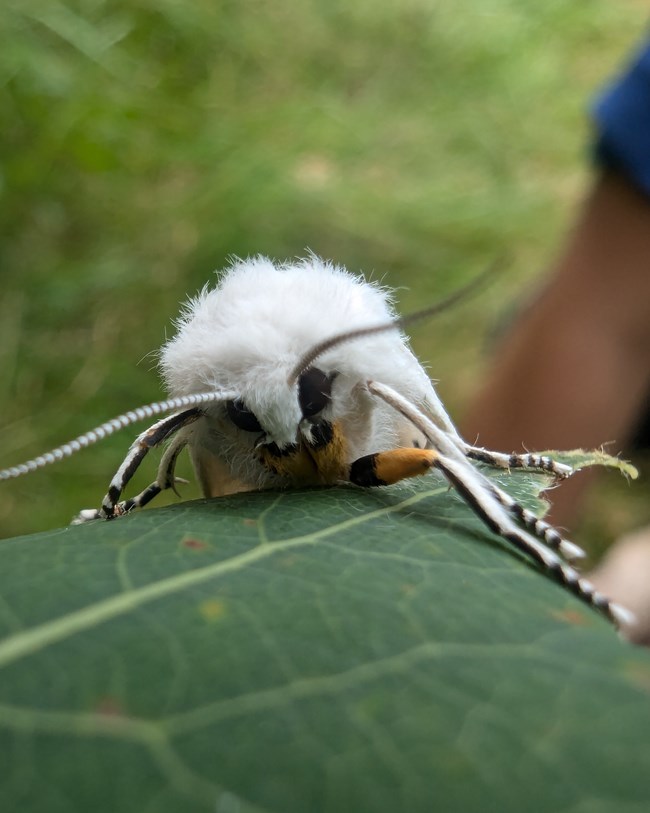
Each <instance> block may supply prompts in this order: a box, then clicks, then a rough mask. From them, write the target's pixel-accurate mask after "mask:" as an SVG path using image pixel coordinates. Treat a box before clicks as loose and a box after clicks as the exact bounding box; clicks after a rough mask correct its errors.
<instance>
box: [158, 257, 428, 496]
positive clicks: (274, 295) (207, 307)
mask: <svg viewBox="0 0 650 813" xmlns="http://www.w3.org/2000/svg"><path fill="white" fill-rule="evenodd" d="M394 318H395V313H394V310H393V307H392V302H391V292H390V291H389V290H388V289H386V288H383V287H381V286H380V285H378V284H372V283H368V282H366V281H365V280H364V279H363V278H361V277H358V276H354V275H353V274H350V273H349V272H348V271H346V270H345V269H343V268H340V267H337V266H335V265H332V264H330V263H326V262H323V261H322V260H320V259H318V258H316V257H309V258H308V259H305V260H302V261H299V262H296V263H291V264H289V263H287V264H284V265H275V264H274V263H272V262H271V260H268V259H266V258H264V257H256V258H253V259H249V260H241V261H236V262H235V263H234V264H233V265H232V267H231V268H230V269H229V270H228V271H227V272H226V273H225V274H224V275H223V276H222V277H221V279H220V280H219V283H218V285H217V286H216V287H214V288H208V287H207V286H206V287H205V288H204V289H203V291H202V292H201V293H200V294H199V295H198V296H197V297H195V298H194V299H191V300H190V301H189V302H188V303H187V305H186V306H185V308H184V310H183V313H182V314H181V317H180V318H179V320H178V321H177V329H178V332H177V334H176V336H175V337H174V338H173V339H171V340H170V341H168V342H167V343H166V344H165V345H164V346H163V348H162V350H161V354H160V366H161V370H162V375H163V378H164V381H165V384H166V388H167V391H168V392H169V395H170V396H171V397H176V396H182V395H190V394H192V393H196V392H211V391H214V390H231V391H235V392H237V393H239V397H240V398H241V400H242V401H243V402H244V403H245V404H246V406H247V407H248V408H249V409H250V410H251V411H252V412H253V413H254V414H255V415H256V416H257V418H258V420H259V422H260V424H261V425H262V428H263V430H264V432H265V436H266V437H265V439H266V440H269V441H273V442H275V443H276V444H277V445H278V446H279V447H280V448H284V447H286V446H288V445H289V444H293V443H296V442H297V441H300V437H301V435H303V436H307V437H308V436H309V433H310V431H311V423H310V422H309V421H305V420H304V419H303V417H302V414H301V411H300V406H299V403H298V400H297V398H296V393H295V387H290V386H288V384H287V379H288V377H289V374H290V372H291V370H292V369H293V367H294V366H295V364H296V361H297V360H298V359H299V358H300V357H301V356H302V355H303V354H304V352H305V349H307V348H310V347H312V346H313V345H314V344H316V343H317V342H319V341H321V340H322V339H323V338H326V337H329V336H331V335H336V334H338V333H345V332H346V331H349V330H351V329H355V328H363V327H370V326H375V325H378V324H384V323H387V322H390V321H392V320H393V319H394ZM318 366H319V367H320V368H322V369H323V370H324V371H325V372H327V373H336V377H335V378H334V380H333V383H332V398H331V401H330V402H329V404H328V406H327V407H326V408H325V410H324V411H323V414H322V417H324V418H326V419H328V420H329V421H332V422H334V421H336V422H339V424H340V426H341V429H342V431H343V434H344V436H345V437H346V439H347V445H348V457H349V459H348V460H347V461H346V462H347V464H348V465H349V464H350V463H352V461H354V460H356V459H358V458H360V457H362V456H364V455H367V454H372V453H374V452H379V451H385V450H389V449H393V448H395V447H397V446H412V445H413V442H414V441H416V442H417V443H418V444H419V445H424V444H425V440H424V438H423V437H422V435H421V433H420V432H419V431H418V430H417V429H416V428H415V427H414V426H413V425H412V424H411V423H410V422H409V421H407V420H405V419H404V417H403V416H402V415H400V414H399V413H398V412H396V411H395V410H394V409H392V408H391V407H390V406H388V405H387V404H386V403H385V402H383V401H381V400H378V399H376V398H372V397H371V396H370V395H369V393H368V391H367V389H366V387H365V382H366V381H367V380H375V381H382V382H384V383H385V384H387V385H388V386H390V387H392V388H393V389H396V390H398V391H399V392H400V393H402V394H403V395H404V397H405V398H407V399H408V400H409V401H411V402H412V403H414V404H417V405H420V406H421V407H426V405H430V404H435V403H436V402H437V396H436V394H435V391H434V389H433V386H432V384H431V381H430V380H429V377H428V376H427V374H426V373H425V371H424V369H423V368H422V366H421V365H420V363H419V361H418V360H417V358H416V357H415V355H414V354H413V352H412V351H411V350H410V348H409V347H408V344H407V341H406V339H405V337H404V336H403V335H402V334H401V333H400V332H399V331H397V330H394V331H390V332H389V333H382V334H378V335H375V336H370V337H368V338H365V339H364V340H363V341H357V342H349V343H346V344H345V345H343V346H337V347H334V348H333V349H331V350H329V351H327V352H326V353H324V354H323V356H322V357H319V360H318ZM183 431H185V432H186V433H187V436H188V446H189V449H190V454H191V456H192V459H193V460H194V463H195V466H196V468H197V472H198V473H199V477H200V478H201V479H203V477H202V475H201V471H202V470H203V469H204V468H205V466H206V464H207V462H208V461H207V459H206V458H207V456H212V457H213V458H214V460H215V461H218V462H219V464H222V466H223V467H224V471H223V477H224V482H225V479H226V477H227V476H228V475H229V476H230V477H231V478H232V480H233V482H232V483H231V484H230V485H229V486H225V487H224V488H222V489H220V491H221V493H223V492H224V491H226V490H239V489H241V488H244V487H248V488H260V487H271V486H282V485H287V482H286V478H283V477H282V476H278V475H274V474H273V473H272V472H271V471H269V469H268V468H266V467H264V466H263V465H262V464H261V463H260V461H259V459H258V458H257V457H256V456H255V455H254V454H252V446H253V439H252V438H251V437H250V436H249V435H248V434H247V433H245V432H242V431H241V430H240V429H238V428H237V427H235V426H234V425H233V423H232V422H231V421H230V420H229V419H228V417H227V416H226V415H225V414H224V409H223V406H222V405H221V404H215V405H214V406H212V407H208V408H207V409H206V410H205V420H202V421H200V422H197V423H196V424H192V425H191V426H189V427H187V429H185V430H183ZM204 487H205V484H204ZM216 490H217V489H215V488H214V484H212V487H211V488H210V489H208V491H209V492H210V493H212V494H213V495H214V494H215V492H216Z"/></svg>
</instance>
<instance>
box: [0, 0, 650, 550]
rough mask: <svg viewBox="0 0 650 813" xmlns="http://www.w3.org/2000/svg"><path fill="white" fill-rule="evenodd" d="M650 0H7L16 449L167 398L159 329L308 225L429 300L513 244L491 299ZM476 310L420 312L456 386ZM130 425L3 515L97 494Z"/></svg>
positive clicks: (516, 262) (10, 414) (12, 520)
mask: <svg viewBox="0 0 650 813" xmlns="http://www.w3.org/2000/svg"><path fill="white" fill-rule="evenodd" d="M645 14H646V11H645V9H644V8H643V4H639V3H637V2H632V0H626V2H622V3H617V4H611V3H607V2H605V0H596V2H593V3H589V4H579V3H575V4H567V3H560V2H555V1H554V2H547V3H535V2H532V0H527V1H526V2H518V3H513V2H510V1H509V0H481V2H480V3H471V2H469V0H461V2H458V0H454V2H451V0H438V2H433V0H407V1H406V2H396V1H395V0H393V1H392V2H391V1H390V0H373V2H367V0H360V2H355V3H345V2H342V1H339V0H332V1H331V2H327V3H322V2H317V1H316V0H297V2H292V3H288V2H284V3H283V2H280V3H269V2H262V1H261V0H253V1H252V2H247V3H234V2H227V0H221V1H220V2H219V1H218V2H211V1H209V0H195V2H191V3H187V2H180V0H156V1H155V2H153V0H143V2H139V3H136V4H132V3H126V2H118V0H105V1H102V0H76V2H72V0H71V1H70V2H63V0H7V1H6V2H5V3H3V5H2V9H1V10H0V35H1V37H2V43H3V45H2V48H1V49H0V155H1V160H2V164H1V168H0V169H1V174H0V275H1V276H0V279H1V286H0V415H1V416H2V417H1V419H0V465H8V464H10V463H14V462H18V461H20V460H22V459H24V458H26V457H29V456H32V455H34V454H36V453H39V452H41V451H44V450H45V449H47V448H50V447H51V446H53V445H56V444H58V443H60V442H62V441H65V440H68V439H69V438H70V437H72V436H74V435H76V434H78V433H79V432H80V431H82V430H83V429H86V428H89V427H90V426H92V425H94V424H95V423H96V422H98V421H101V420H103V419H105V418H108V417H110V416H112V415H113V414H116V413H119V412H122V411H124V410H126V409H128V408H130V407H132V406H134V405H137V404H140V403H143V402H146V401H149V400H153V399H155V398H157V397H158V396H159V394H160V390H159V385H158V381H157V377H156V374H155V372H153V371H152V368H154V367H155V358H154V357H153V356H152V355H150V354H151V351H153V350H155V349H156V348H157V347H158V346H159V345H160V344H161V342H162V340H163V339H164V336H165V332H166V331H169V330H170V325H171V318H172V317H173V315H174V314H175V312H176V311H177V305H178V302H179V300H181V299H183V298H184V297H185V296H186V295H187V294H188V293H193V292H195V291H196V290H197V289H198V288H199V287H200V286H201V285H203V284H204V283H205V282H206V281H207V280H209V278H210V275H211V272H212V270H213V269H215V268H218V267H221V266H223V265H224V263H225V262H226V261H227V257H228V255H231V254H238V255H246V254H249V253H257V252H262V253H266V254H269V255H271V256H274V257H278V258H284V257H287V256H294V255H296V254H300V253H302V252H304V250H305V248H306V247H310V248H311V249H313V250H314V251H316V252H317V253H320V254H323V255H325V256H327V257H330V258H332V259H335V260H336V261H339V262H341V263H343V264H346V265H347V266H348V267H350V268H352V269H355V270H356V269H364V270H365V271H367V272H370V273H372V274H373V275H374V276H375V277H381V278H383V279H385V280H386V282H388V283H391V284H394V285H398V286H408V287H409V288H410V291H408V292H406V291H404V292H402V293H401V294H400V296H401V300H402V304H403V307H404V308H405V309H412V308H414V307H416V306H417V305H418V304H421V303H424V302H429V301H432V300H433V299H435V297H436V296H437V295H439V294H440V293H442V292H444V291H448V290H449V289H450V288H452V287H454V285H456V284H459V282H460V281H461V279H464V278H466V277H467V276H469V275H471V274H472V273H474V272H476V271H477V270H479V269H481V268H482V267H484V265H485V264H486V263H487V262H488V261H489V260H491V259H493V258H494V257H495V256H498V255H501V254H503V253H504V251H505V252H507V253H508V254H509V256H510V257H511V264H510V267H509V269H508V271H507V272H506V273H505V275H504V277H503V278H502V280H501V281H497V282H496V283H495V286H494V287H493V290H491V291H489V292H488V293H487V294H486V295H485V296H484V298H483V305H484V306H485V309H487V312H488V313H489V314H491V315H492V317H494V315H495V313H496V312H497V310H498V308H499V303H500V301H501V299H502V298H503V297H505V296H511V292H509V287H511V283H513V282H514V281H515V280H518V279H520V278H521V277H522V275H527V277H526V278H528V279H531V278H532V276H534V274H535V273H536V272H538V271H539V270H540V268H542V267H543V266H544V264H545V262H546V261H547V260H548V258H549V256H550V255H551V254H552V252H553V251H554V250H555V247H556V243H557V239H558V235H559V234H560V232H561V228H562V225H563V223H565V222H566V220H565V216H566V214H567V211H568V208H569V206H571V205H572V204H574V203H575V200H576V196H577V195H578V194H579V190H580V188H581V180H583V179H584V177H585V173H586V170H585V164H586V162H585V150H586V144H587V142H588V139H587V127H586V116H585V111H586V109H587V106H588V102H589V98H590V96H591V94H592V93H593V92H594V90H595V89H596V88H597V87H598V86H599V85H600V83H601V82H602V81H603V80H605V79H606V78H607V77H608V76H609V75H610V74H611V72H612V71H613V70H615V68H616V66H617V65H618V64H619V63H620V60H621V58H622V57H623V55H624V54H625V52H626V50H627V48H628V47H630V46H631V45H632V44H633V41H632V38H633V37H634V36H635V32H637V31H638V30H639V28H640V27H641V23H642V20H643V18H644V15H645ZM473 308H474V311H475V312H476V315H475V317H474V318H472V319H469V320H468V319H467V316H468V311H467V310H464V311H462V312H459V313H458V315H457V316H453V315H452V316H447V317H445V318H444V319H442V320H439V321H438V322H437V323H436V324H432V325H431V326H430V327H429V326H428V327H426V328H420V329H419V331H418V340H417V348H418V350H419V351H420V353H421V355H423V356H424V357H425V358H427V359H429V360H430V362H431V371H432V375H433V376H435V377H436V378H440V379H441V380H442V387H441V391H442V393H443V395H444V396H445V398H447V399H450V400H451V402H452V404H453V403H454V402H455V403H458V401H459V400H460V398H459V395H458V394H459V393H463V392H466V391H467V389H468V388H469V386H470V385H471V380H472V377H473V375H474V372H475V369H476V355H477V347H478V346H479V344H480V333H481V331H480V323H481V318H482V317H479V314H478V311H479V309H480V306H479V305H474V306H473ZM127 444H128V438H127V437H124V436H123V437H117V438H115V439H114V440H111V441H110V442H108V443H106V444H105V445H104V446H103V447H98V448H97V449H96V450H94V451H92V452H86V453H84V454H83V455H80V456H78V457H77V458H76V459H75V460H73V461H69V462H67V463H65V464H62V465H60V466H58V467H56V468H53V469H52V470H50V471H47V472H45V471H44V472H43V473H39V474H38V475H33V476H31V477H29V478H25V479H24V480H21V481H16V482H15V483H8V484H3V485H2V491H1V494H0V533H1V534H2V535H10V534H15V533H19V532H26V531H33V530H37V529H40V528H46V527H52V526H53V525H59V524H61V523H63V522H65V521H67V519H68V518H69V516H70V515H72V514H73V513H74V512H75V511H76V510H77V509H78V508H80V507H83V506H85V505H94V504H96V503H97V501H98V499H99V498H100V497H101V494H102V491H103V489H104V487H105V484H106V482H107V480H108V477H109V476H110V473H111V472H112V470H113V469H114V468H115V467H116V465H117V463H118V462H119V460H120V459H121V453H122V450H123V449H124V448H125V447H126V445H127ZM149 476H150V472H148V473H146V474H144V475H143V477H144V479H145V480H146V479H148V477H149ZM186 493H187V494H188V495H190V496H191V495H192V494H193V493H195V492H192V491H191V490H190V491H187V492H186Z"/></svg>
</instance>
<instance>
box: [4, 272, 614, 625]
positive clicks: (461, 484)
mask: <svg viewBox="0 0 650 813" xmlns="http://www.w3.org/2000/svg"><path fill="white" fill-rule="evenodd" d="M399 325H400V320H399V319H397V318H396V316H395V314H394V311H393V309H392V306H391V297H390V292H388V291H387V290H385V289H383V288H381V287H380V286H378V285H375V284H371V283H368V282H366V281H365V280H364V279H362V278H360V277H356V276H354V275H352V274H350V273H348V272H347V271H346V270H344V269H342V268H339V267H336V266H334V265H331V264H329V263H326V262H323V261H321V260H319V259H317V258H316V257H313V256H310V257H308V258H307V259H305V260H302V261H298V262H296V263H286V264H281V265H278V264H274V263H272V262H271V261H270V260H268V259H266V258H264V257H256V258H253V259H249V260H246V261H236V262H235V263H234V264H233V265H232V267H231V268H230V269H229V270H228V271H227V272H226V273H225V274H224V275H223V276H222V277H221V279H220V281H219V284H218V285H217V286H216V287H215V288H212V289H209V288H208V287H207V286H206V287H205V288H204V289H203V291H202V292H201V293H200V294H199V295H198V296H197V297H196V298H194V299H191V300H190V301H189V302H188V303H187V304H186V305H185V308H184V310H183V312H182V313H181V316H180V318H179V319H178V322H177V328H178V331H177V334H176V336H175V337H174V338H172V339H171V340H170V341H168V342H167V343H166V344H165V345H164V346H163V348H162V350H161V353H160V367H161V370H162V375H163V378H164V381H165V385H166V387H167V391H168V393H169V399H168V400H166V401H160V402H157V403H155V404H150V405H149V406H145V407H139V408H138V409H134V410H132V411H130V412H127V413H126V414H124V415H121V416H119V417H118V418H116V419H114V420H112V421H109V422H107V423H105V424H103V425H102V426H100V427H97V428H96V429H94V430H92V431H91V432H87V433H85V434H83V435H81V436H80V437H78V438H76V439H75V440H73V441H71V442H70V443H68V444H65V445H64V446H61V447H59V448H57V449H55V450H53V451H52V452H49V453H48V454H45V455H42V456H40V457H37V458H34V459H33V460H30V461H28V462H27V463H24V464H22V465H20V466H15V467H12V468H8V469H5V470H2V471H0V480H2V479H9V478H11V477H17V476H19V475H21V474H25V473H27V472H30V471H33V470H35V469H37V468H39V467H41V466H44V465H46V464H48V463H51V462H54V461H56V460H60V459H62V458H63V457H67V456H69V455H71V454H73V453H74V452H76V451H78V450H79V449H81V448H83V447H85V446H88V445H90V444H92V443H94V442H96V441H97V440H100V439H101V438H102V437H105V436H106V435H108V434H111V433H112V432H114V431H116V430H117V429H121V428H122V427H125V426H127V425H129V424H131V423H134V422H135V421H139V420H143V419H145V418H149V417H152V416H154V415H158V414H164V413H167V412H172V414H171V415H168V416H167V417H164V418H161V419H160V420H158V421H157V422H156V423H154V424H153V426H151V427H150V428H149V429H147V430H146V431H144V432H143V433H142V434H140V435H139V436H138V437H137V438H136V440H135V441H134V443H133V444H132V445H131V447H130V449H129V451H128V453H127V456H126V458H125V459H124V461H123V463H122V464H121V466H120V467H119V469H118V470H117V472H116V474H115V476H114V477H113V479H112V481H111V483H110V485H109V488H108V492H107V494H106V496H105V497H104V499H103V501H102V505H101V508H99V509H91V510H83V511H81V512H80V514H79V515H78V516H77V517H76V519H75V520H74V522H75V523H81V522H86V521H89V520H94V519H112V518H114V517H117V516H120V515H122V514H125V513H127V512H128V511H131V510H132V509H133V508H136V507H139V506H143V505H145V504H146V503H148V502H150V501H151V500H152V499H153V498H154V497H155V496H156V495H157V494H159V493H160V492H161V491H162V490H164V489H167V488H175V484H176V482H177V478H176V477H175V474H174V471H175V465H176V461H177V458H178V455H179V453H180V452H181V451H182V450H183V449H184V448H185V447H187V448H188V450H189V454H190V457H191V459H192V463H193V465H194V469H195V471H196V475H197V478H198V480H199V482H200V484H201V487H202V489H203V492H204V494H205V495H206V496H207V497H217V496H221V495H224V494H230V493H233V492H237V491H244V490H250V489H257V488H286V487H291V486H304V485H331V484H335V483H339V482H341V481H343V482H351V483H355V484H357V485H359V486H363V487H372V486H382V485H388V484H391V483H395V482H398V481H399V480H402V479H404V478H407V477H413V476H417V475H422V474H426V473H428V472H430V471H431V470H432V469H436V470H438V471H439V472H441V473H442V475H443V476H444V477H445V478H446V479H447V480H448V481H449V483H450V484H451V485H452V486H453V487H454V488H455V489H456V490H457V491H458V493H459V494H460V495H461V496H462V497H463V498H464V499H465V501H466V502H467V503H468V505H469V506H470V507H471V508H472V509H473V510H474V511H475V512H476V514H477V515H478V516H479V517H480V518H481V519H482V520H483V521H484V522H485V523H486V525H487V526H488V527H489V528H490V529H491V530H493V531H494V532H496V533H498V534H500V535H501V536H502V537H504V538H505V539H507V540H509V541H510V542H511V543H512V544H514V545H515V546H516V547H517V548H518V549H520V550H522V551H524V552H525V553H527V554H528V555H530V556H532V557H533V558H534V559H535V560H536V561H537V562H538V563H539V564H540V565H541V567H542V568H543V569H544V570H545V571H547V572H549V573H551V574H552V575H553V576H554V577H555V578H556V579H557V580H558V581H559V582H561V583H562V584H564V585H565V586H566V587H567V588H569V589H570V590H571V591H573V592H574V593H576V594H577V595H578V596H579V597H580V598H582V599H583V600H584V601H586V602H587V603H588V604H590V605H592V606H593V607H595V608H596V609H598V610H600V611H601V612H602V613H603V614H604V615H606V616H607V617H608V618H610V619H611V620H612V621H614V623H615V624H617V625H621V624H625V623H629V622H630V614H629V612H628V611H627V610H625V608H623V607H621V606H620V605H617V604H615V603H613V602H611V601H610V600H609V599H607V598H606V597H605V596H603V595H601V594H599V593H598V592H596V590H595V589H594V588H593V586H592V585H591V584H590V583H589V582H588V581H586V580H585V579H584V578H582V577H581V576H580V574H579V573H578V572H577V571H576V570H575V569H574V568H573V567H572V566H571V565H570V564H568V562H567V560H571V559H575V558H578V557H580V556H582V555H583V553H582V551H581V550H580V548H578V547H577V546H576V545H574V544H573V543H572V542H569V541H568V540H567V539H564V538H563V537H562V536H561V534H560V533H559V532H558V531H557V530H556V529H555V528H553V527H551V526H550V525H549V524H548V523H546V522H544V521H543V520H541V519H538V518H537V517H536V516H535V515H534V514H533V513H532V512H531V511H528V510H527V509H525V508H524V507H522V506H521V505H519V504H518V503H517V502H516V501H515V500H514V499H513V498H512V497H510V496H509V495H508V494H507V493H506V492H505V491H504V490H502V489H501V488H499V487H498V486H497V485H496V484H495V483H494V482H493V481H492V480H491V479H489V478H488V477H486V476H485V475H484V474H483V473H482V472H481V471H480V469H479V468H477V467H476V465H475V464H474V461H480V462H482V463H486V464H488V465H490V466H494V467H497V468H527V469H533V470H542V471H544V472H550V473H551V474H553V475H555V476H556V477H557V478H564V477H567V476H568V475H569V474H571V473H572V469H571V467H569V466H566V465H564V464H562V463H559V462H556V461H554V460H553V459H551V458H550V457H545V456H540V455H535V454H521V455H519V454H501V453H497V452H490V451H487V450H486V449H482V448H479V447H475V446H471V445H469V444H468V443H466V442H465V441H464V440H463V439H462V438H461V437H460V435H459V434H458V432H457V431H456V429H455V427H454V425H453V423H452V421H451V420H450V418H449V416H448V415H447V413H446V411H445V409H444V407H443V405H442V403H441V401H440V399H439V398H438V396H437V395H436V392H435V390H434V388H433V385H432V383H431V381H430V380H429V377H428V376H427V374H426V373H425V371H424V369H423V368H422V366H421V365H420V363H419V362H418V360H417V358H416V357H415V356H414V354H413V353H412V351H411V350H410V348H409V346H408V343H407V339H406V337H405V336H404V335H403V334H402V333H401V332H400V330H399V329H398V328H399ZM165 441H169V443H168V445H167V447H166V449H165V452H164V454H163V456H162V459H161V462H160V466H159V468H158V473H157V476H156V479H155V481H154V482H153V483H152V484H151V485H150V486H148V487H147V488H146V489H144V491H142V492H141V493H140V494H138V495H137V496H135V497H131V498H129V499H126V500H124V499H122V493H123V491H124V489H125V487H126V485H127V484H128V482H129V480H130V479H131V477H132V476H133V474H134V472H135V471H136V469H137V468H138V466H139V465H140V463H141V462H142V459H143V458H144V457H145V455H146V454H147V452H148V451H149V450H150V449H151V448H153V447H154V446H158V445H160V444H162V443H163V442H165Z"/></svg>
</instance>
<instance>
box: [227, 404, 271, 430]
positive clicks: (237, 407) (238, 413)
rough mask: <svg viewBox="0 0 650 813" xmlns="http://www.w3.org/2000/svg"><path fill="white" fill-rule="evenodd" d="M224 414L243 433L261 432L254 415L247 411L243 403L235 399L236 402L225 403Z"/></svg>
mask: <svg viewBox="0 0 650 813" xmlns="http://www.w3.org/2000/svg"><path fill="white" fill-rule="evenodd" d="M226 412H227V413H228V417H229V418H230V420H231V421H232V422H233V423H234V424H235V426H236V427H238V428H239V429H243V430H244V431H245V432H263V431H264V430H263V429H262V427H261V426H260V422H259V421H258V420H257V418H256V417H255V415H253V413H252V412H251V411H250V409H247V407H246V404H245V403H244V402H243V401H240V400H239V399H237V400H236V401H226Z"/></svg>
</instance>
